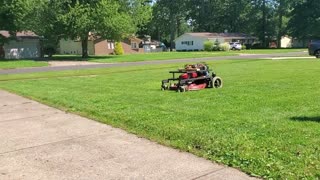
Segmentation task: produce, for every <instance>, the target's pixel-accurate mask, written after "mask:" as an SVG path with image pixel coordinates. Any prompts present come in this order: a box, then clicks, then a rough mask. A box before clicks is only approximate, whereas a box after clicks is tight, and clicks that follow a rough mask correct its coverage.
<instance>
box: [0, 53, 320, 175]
mask: <svg viewBox="0 0 320 180" xmlns="http://www.w3.org/2000/svg"><path fill="white" fill-rule="evenodd" d="M240 62H241V61H219V62H218V61H217V62H212V63H210V65H211V66H212V67H213V69H215V70H216V71H217V73H218V75H219V76H221V77H222V78H223V80H224V87H223V88H222V89H215V90H214V89H206V90H202V91H197V92H187V93H176V92H172V91H165V92H162V91H160V82H161V80H162V79H165V78H168V77H170V76H171V75H170V74H169V73H168V71H169V70H174V69H173V68H175V67H179V65H170V66H168V65H163V66H159V65H157V66H147V67H145V68H142V69H140V70H139V71H130V70H132V68H133V69H134V67H130V68H121V69H120V68H119V69H118V68H115V69H100V70H90V73H93V72H94V71H97V73H96V74H99V73H102V72H103V73H107V72H117V71H118V70H119V71H118V73H110V74H99V75H98V76H94V77H90V78H86V77H77V78H74V77H64V78H61V77H59V78H54V77H53V78H50V79H39V80H23V81H7V82H1V83H0V87H1V88H4V89H7V90H9V91H13V92H16V93H18V94H21V95H24V96H27V97H31V98H34V99H36V100H38V101H41V102H44V103H47V104H49V105H52V106H55V107H59V108H61V109H65V110H68V111H71V112H74V113H78V114H80V115H82V116H86V117H89V118H92V119H95V120H98V121H100V122H103V123H107V124H111V125H113V126H115V127H120V128H123V129H126V130H127V131H129V132H132V133H135V134H138V135H139V136H142V137H147V138H149V139H152V140H154V141H157V142H159V143H162V144H165V145H169V146H172V147H175V148H178V149H181V150H184V151H188V152H192V153H194V154H197V155H199V156H202V157H205V158H208V159H211V160H213V161H216V162H221V163H224V164H226V165H229V166H232V167H237V168H240V169H241V170H243V171H245V172H247V173H249V174H252V175H258V176H260V177H263V178H275V179H285V178H288V179H301V178H307V179H314V178H317V177H319V172H320V153H319V152H320V151H319V149H320V146H319V144H320V138H319V137H320V113H319V107H320V91H319V87H320V81H319V80H318V78H317V77H319V75H320V71H319V70H320V66H319V65H320V62H319V61H316V60H303V59H301V60H299V61H298V60H292V61H291V60H281V61H274V60H263V61H243V62H241V63H240ZM180 66H183V64H180ZM153 68H154V69H153ZM162 68H163V69H162ZM125 70H128V71H127V72H125ZM121 71H122V72H121ZM81 72H82V73H83V74H85V73H87V72H88V71H81ZM119 72H120V73H119ZM56 73H57V72H56ZM60 73H62V72H60ZM68 73H70V74H69V75H71V74H72V72H71V71H70V72H68ZM75 73H78V74H80V73H79V72H75ZM57 74H58V73H57ZM42 76H43V74H42ZM50 76H53V74H50Z"/></svg>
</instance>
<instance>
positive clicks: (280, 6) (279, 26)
mask: <svg viewBox="0 0 320 180" xmlns="http://www.w3.org/2000/svg"><path fill="white" fill-rule="evenodd" d="M283 5H284V4H283V0H280V1H279V24H278V35H277V45H278V48H281V37H282V35H283V34H282V33H283V31H282V24H283V20H282V19H283V9H284V8H283Z"/></svg>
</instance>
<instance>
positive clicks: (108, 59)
mask: <svg viewBox="0 0 320 180" xmlns="http://www.w3.org/2000/svg"><path fill="white" fill-rule="evenodd" d="M300 51H305V49H262V50H242V51H228V52H222V51H220V52H204V51H201V52H162V53H144V54H126V55H121V56H114V55H109V56H92V57H90V58H88V59H86V60H89V61H93V62H102V63H114V62H136V61H152V60H168V59H184V58H204V57H217V56H236V55H239V54H274V53H287V52H300ZM306 55H307V54H306ZM52 60H82V59H81V56H77V55H55V56H54V57H53V58H52Z"/></svg>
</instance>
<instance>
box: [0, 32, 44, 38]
mask: <svg viewBox="0 0 320 180" xmlns="http://www.w3.org/2000/svg"><path fill="white" fill-rule="evenodd" d="M0 35H2V36H4V37H5V38H9V37H10V36H11V35H10V33H9V31H0ZM16 37H17V38H39V36H38V35H36V34H35V33H34V32H31V31H21V32H17V33H16Z"/></svg>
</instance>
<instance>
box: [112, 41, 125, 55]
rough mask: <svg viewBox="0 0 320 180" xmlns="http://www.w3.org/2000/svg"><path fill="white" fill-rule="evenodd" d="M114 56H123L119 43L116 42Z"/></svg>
mask: <svg viewBox="0 0 320 180" xmlns="http://www.w3.org/2000/svg"><path fill="white" fill-rule="evenodd" d="M114 54H115V55H123V54H124V51H123V48H122V45H121V42H116V45H115V48H114Z"/></svg>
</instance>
